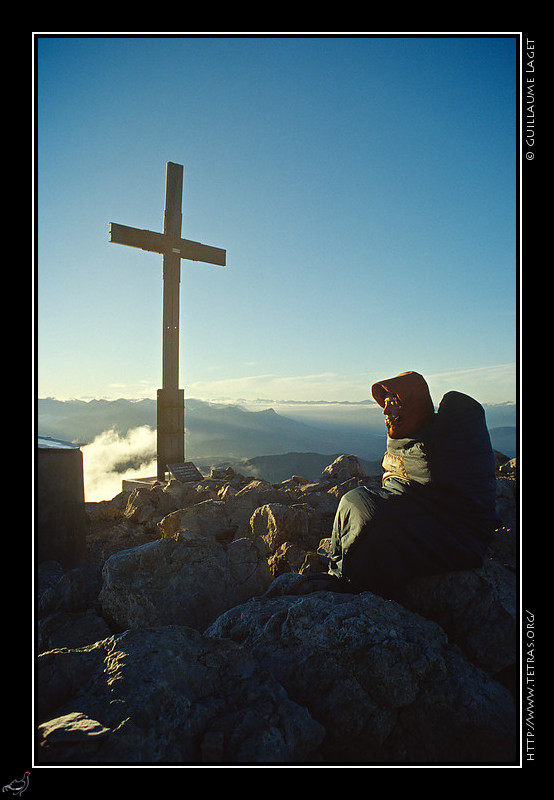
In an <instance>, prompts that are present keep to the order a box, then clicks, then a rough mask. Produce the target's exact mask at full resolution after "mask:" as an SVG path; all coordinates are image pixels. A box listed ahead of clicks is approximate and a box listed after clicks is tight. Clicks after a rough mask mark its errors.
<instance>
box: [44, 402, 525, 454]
mask: <svg viewBox="0 0 554 800" xmlns="http://www.w3.org/2000/svg"><path fill="white" fill-rule="evenodd" d="M337 405H339V404H337ZM485 411H486V414H487V422H488V425H489V430H490V432H491V439H492V441H493V447H494V448H495V449H497V450H501V451H502V452H503V453H505V454H506V455H508V456H510V457H511V456H513V455H515V449H516V427H515V425H516V406H515V404H513V403H501V404H498V405H496V406H494V405H493V406H486V407H485ZM331 419H332V418H331ZM331 419H330V418H327V420H326V421H325V422H322V421H321V420H316V421H315V422H314V423H313V424H310V423H308V422H305V421H298V420H297V419H294V418H293V404H291V416H285V415H282V414H278V413H277V412H275V410H274V409H272V408H268V409H264V410H262V411H248V410H245V409H244V408H242V407H241V406H239V405H232V404H224V403H209V402H205V401H202V400H196V399H193V398H191V399H188V400H187V401H186V406H185V427H186V458H187V459H190V460H198V461H199V462H206V461H209V460H212V461H214V462H228V463H230V462H235V461H241V460H243V459H254V458H258V457H261V456H269V455H271V456H274V455H284V454H287V453H302V452H303V453H315V454H326V455H332V454H337V453H344V452H350V453H354V454H355V455H357V456H358V457H359V458H362V459H365V460H368V461H374V460H376V459H379V458H380V457H381V454H382V452H383V449H384V445H385V441H386V437H385V429H384V424H383V417H382V414H381V410H380V409H379V408H378V407H374V408H372V406H371V405H368V407H367V414H366V415H365V414H364V417H363V423H362V422H360V421H358V422H356V423H355V424H353V425H352V426H351V427H350V426H348V425H346V426H345V425H344V422H342V421H341V419H340V409H338V410H337V424H336V426H335V425H334V424H333V422H332V421H331ZM142 426H148V427H150V428H152V429H153V430H155V428H156V400H154V399H144V400H137V401H134V400H126V399H119V400H90V401H84V400H65V401H62V400H55V399H54V398H40V399H39V400H38V403H37V433H39V434H41V435H44V436H50V437H53V438H59V439H64V440H66V441H73V442H79V443H80V444H86V443H89V442H92V441H93V440H94V438H95V437H96V436H99V435H100V434H102V433H103V432H104V431H107V430H111V429H113V430H115V431H116V433H118V434H119V435H120V436H126V435H127V434H128V432H129V431H130V430H133V429H135V428H138V427H142Z"/></svg>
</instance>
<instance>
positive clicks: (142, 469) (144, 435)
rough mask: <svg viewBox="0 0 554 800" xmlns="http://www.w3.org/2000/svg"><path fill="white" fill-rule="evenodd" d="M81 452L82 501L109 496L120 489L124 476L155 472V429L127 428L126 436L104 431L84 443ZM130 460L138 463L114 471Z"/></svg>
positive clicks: (97, 500)
mask: <svg viewBox="0 0 554 800" xmlns="http://www.w3.org/2000/svg"><path fill="white" fill-rule="evenodd" d="M82 452H83V470H84V481H85V501H86V502H91V503H96V502H99V501H100V500H111V499H112V497H115V495H116V494H118V493H119V492H120V491H121V484H122V481H123V479H124V478H140V477H146V476H149V475H155V474H156V469H157V464H156V432H155V431H153V430H152V429H151V428H150V427H149V426H147V425H144V426H142V427H140V428H134V429H133V430H130V431H129V432H128V434H127V436H120V435H119V434H118V433H116V432H115V431H114V430H109V431H104V432H103V433H101V434H99V435H98V436H97V437H96V438H95V439H94V440H93V441H92V442H91V443H90V444H87V445H84V446H83V448H82ZM130 461H134V462H135V463H137V464H138V466H137V467H135V468H132V469H127V470H125V471H122V472H119V471H118V467H119V468H121V467H122V465H125V464H127V463H129V462H130Z"/></svg>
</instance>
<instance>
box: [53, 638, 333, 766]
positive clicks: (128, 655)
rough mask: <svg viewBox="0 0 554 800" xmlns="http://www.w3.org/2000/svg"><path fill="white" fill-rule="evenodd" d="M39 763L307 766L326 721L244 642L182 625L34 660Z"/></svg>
mask: <svg viewBox="0 0 554 800" xmlns="http://www.w3.org/2000/svg"><path fill="white" fill-rule="evenodd" d="M37 681H38V686H39V694H40V696H41V704H40V708H39V710H38V717H39V722H40V726H39V731H38V745H39V748H38V753H39V755H38V761H39V763H55V762H58V763H63V764H68V763H69V764H72V763H76V764H81V763H95V764H110V763H115V764H121V763H123V764H177V765H180V764H199V765H202V764H210V763H214V764H260V763H263V764H272V763H277V764H288V763H290V764H294V763H306V762H310V761H311V760H312V758H313V757H314V754H315V753H316V751H317V749H318V747H319V744H320V742H321V740H322V739H323V736H324V730H323V728H322V726H321V725H320V724H319V723H317V722H316V721H315V720H313V719H312V718H311V716H310V714H309V713H308V712H307V710H306V709H305V708H303V707H302V706H300V705H298V704H297V703H295V702H294V701H292V700H291V699H290V698H289V697H288V696H287V694H286V692H285V691H284V689H283V687H282V686H280V684H279V683H278V681H276V680H275V678H274V677H273V676H272V675H270V674H269V673H268V672H266V671H264V670H260V669H259V666H258V664H257V661H256V660H255V659H254V658H253V657H252V656H251V655H250V654H249V653H248V652H247V651H245V650H244V649H243V648H241V647H239V646H238V645H236V644H235V643H233V642H230V641H220V640H216V639H206V638H205V637H203V636H202V635H201V634H200V633H198V632H197V631H194V630H192V629H190V628H187V627H182V626H178V627H176V626H167V627H162V628H153V629H143V630H133V631H127V632H125V633H123V634H121V635H119V636H114V637H110V638H108V639H106V640H104V641H102V642H98V643H96V644H94V645H92V646H90V647H88V648H83V649H82V650H79V651H63V650H57V651H52V652H49V653H45V654H43V655H42V656H39V659H38V666H37Z"/></svg>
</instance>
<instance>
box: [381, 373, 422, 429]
mask: <svg viewBox="0 0 554 800" xmlns="http://www.w3.org/2000/svg"><path fill="white" fill-rule="evenodd" d="M371 394H372V395H373V397H374V399H375V400H376V401H377V402H378V403H379V405H380V406H381V408H384V406H385V396H386V395H387V394H394V395H396V396H397V397H398V400H399V401H400V405H401V409H400V415H399V417H398V418H397V419H396V420H391V419H389V418H386V419H385V422H386V425H387V431H388V434H389V436H390V437H391V439H403V438H405V437H408V436H413V434H414V433H415V432H416V431H417V430H419V428H421V427H423V425H425V423H426V422H428V421H429V418H430V417H432V416H433V414H434V413H435V409H434V406H433V401H432V399H431V394H430V393H429V387H428V386H427V382H426V380H425V378H424V377H423V375H420V374H419V373H418V372H402V373H401V374H400V375H397V376H396V378H387V379H385V380H384V381H379V382H378V383H374V384H373V386H372V387H371Z"/></svg>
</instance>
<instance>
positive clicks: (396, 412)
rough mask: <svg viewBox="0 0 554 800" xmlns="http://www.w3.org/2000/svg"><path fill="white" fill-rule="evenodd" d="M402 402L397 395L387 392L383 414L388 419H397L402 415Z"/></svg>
mask: <svg viewBox="0 0 554 800" xmlns="http://www.w3.org/2000/svg"><path fill="white" fill-rule="evenodd" d="M400 407H401V406H400V403H399V402H398V398H397V397H396V395H392V394H387V395H386V396H385V405H384V407H383V414H384V415H385V417H386V421H387V422H388V421H389V420H395V419H397V418H398V417H399V416H400Z"/></svg>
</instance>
